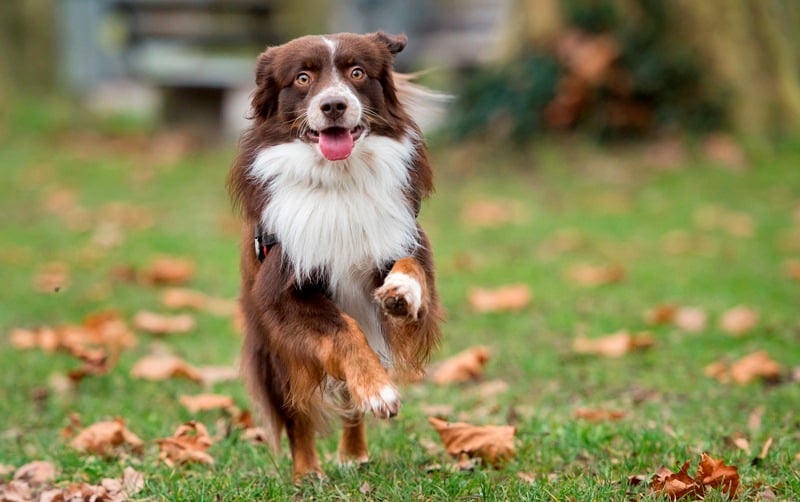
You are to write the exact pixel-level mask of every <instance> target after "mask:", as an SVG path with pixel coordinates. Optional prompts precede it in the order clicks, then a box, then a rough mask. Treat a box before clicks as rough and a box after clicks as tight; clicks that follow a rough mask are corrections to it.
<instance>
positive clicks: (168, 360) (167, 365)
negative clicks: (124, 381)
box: [131, 355, 202, 382]
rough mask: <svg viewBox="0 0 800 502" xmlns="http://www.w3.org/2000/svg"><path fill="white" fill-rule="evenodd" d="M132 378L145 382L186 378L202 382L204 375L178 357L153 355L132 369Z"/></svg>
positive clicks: (146, 357)
mask: <svg viewBox="0 0 800 502" xmlns="http://www.w3.org/2000/svg"><path fill="white" fill-rule="evenodd" d="M131 377H133V378H141V379H143V380H167V379H169V378H177V377H185V378H188V379H189V380H194V381H196V382H201V381H202V375H201V374H200V372H198V371H197V369H195V368H194V367H192V366H191V365H190V364H188V363H187V362H186V361H184V360H183V359H181V358H180V357H177V356H170V355H152V356H145V357H143V358H142V359H140V360H139V361H137V362H136V364H134V366H133V368H131Z"/></svg>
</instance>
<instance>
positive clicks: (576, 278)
mask: <svg viewBox="0 0 800 502" xmlns="http://www.w3.org/2000/svg"><path fill="white" fill-rule="evenodd" d="M625 275H626V272H625V269H624V268H623V267H621V266H619V265H575V266H572V267H570V268H569V269H568V270H567V277H568V278H569V279H570V281H572V282H573V283H574V284H577V285H578V286H585V287H595V286H602V285H605V284H613V283H616V282H622V281H624V280H625Z"/></svg>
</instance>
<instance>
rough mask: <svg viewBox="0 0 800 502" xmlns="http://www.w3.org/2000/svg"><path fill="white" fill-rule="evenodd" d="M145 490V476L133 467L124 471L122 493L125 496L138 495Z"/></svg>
mask: <svg viewBox="0 0 800 502" xmlns="http://www.w3.org/2000/svg"><path fill="white" fill-rule="evenodd" d="M143 488H144V476H143V475H142V473H141V472H138V471H137V470H136V469H134V468H133V467H131V466H128V467H126V468H125V470H124V471H122V492H123V493H124V494H125V495H128V496H130V495H136V494H137V493H139V492H140V491H142V489H143Z"/></svg>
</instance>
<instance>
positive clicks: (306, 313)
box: [228, 32, 442, 482]
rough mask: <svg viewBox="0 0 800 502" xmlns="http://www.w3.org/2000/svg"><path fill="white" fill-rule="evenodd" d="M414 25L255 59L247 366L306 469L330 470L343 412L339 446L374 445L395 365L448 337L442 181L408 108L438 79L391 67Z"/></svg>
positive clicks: (272, 423) (248, 183) (391, 393)
mask: <svg viewBox="0 0 800 502" xmlns="http://www.w3.org/2000/svg"><path fill="white" fill-rule="evenodd" d="M406 43H407V38H406V36H405V35H388V34H386V33H383V32H376V33H370V34H365V35H360V34H350V33H340V34H335V35H324V36H306V37H302V38H298V39H295V40H292V41H290V42H288V43H286V44H284V45H280V46H275V47H270V48H268V49H267V50H266V51H265V52H263V53H262V54H261V55H260V56H259V57H258V60H257V63H256V71H255V74H256V90H255V91H254V93H253V95H252V103H251V106H252V110H251V112H252V124H251V127H250V129H248V130H247V131H246V132H245V133H244V134H243V136H242V139H241V141H240V147H239V154H238V156H237V158H236V160H235V162H234V164H233V166H232V168H231V171H230V175H229V179H228V187H229V191H230V193H231V196H232V199H233V201H234V204H235V205H236V206H237V207H238V208H239V209H240V212H241V213H242V215H243V219H244V230H243V235H242V245H241V275H242V285H241V296H240V302H241V307H242V311H243V312H244V325H245V328H244V331H245V334H244V342H243V347H242V356H241V367H242V374H243V379H244V381H245V383H246V386H247V388H248V391H249V393H250V395H251V398H252V399H253V401H254V402H255V403H257V405H258V408H259V409H260V411H261V412H262V413H261V415H262V419H263V421H264V425H265V429H266V430H267V431H268V435H269V438H268V441H269V443H270V444H271V445H272V446H273V447H275V448H278V445H279V443H280V439H281V437H282V433H283V430H284V429H285V430H286V433H287V436H288V439H289V446H290V449H291V455H292V463H293V470H294V480H295V481H296V482H297V481H299V480H301V479H303V478H304V477H306V476H307V475H316V476H319V477H324V473H323V471H322V468H321V465H320V461H319V458H318V455H317V452H316V447H315V437H316V435H317V434H318V433H320V432H321V431H323V430H324V429H325V425H326V422H327V420H326V418H327V417H328V416H330V415H332V414H333V412H335V413H336V414H338V415H339V416H340V417H341V421H342V437H341V440H340V443H339V448H338V456H339V460H340V461H342V462H347V463H350V462H352V463H362V462H366V461H368V459H369V453H368V449H367V441H366V433H365V428H364V415H365V413H367V412H371V413H372V414H374V415H375V416H376V417H379V418H390V417H393V416H395V415H396V414H397V413H398V411H399V408H400V395H399V392H398V389H397V387H396V386H395V384H394V383H393V380H392V378H391V377H390V374H389V369H393V371H398V372H403V371H406V372H412V373H413V372H420V371H421V370H422V369H423V367H424V365H425V363H426V362H427V361H428V359H429V356H430V354H431V351H432V349H433V348H434V347H435V346H436V345H437V343H438V341H439V338H440V327H439V325H440V321H441V319H442V308H441V306H440V303H439V297H438V295H437V292H436V286H435V276H434V264H433V258H432V254H431V247H430V243H429V240H428V237H427V236H426V234H425V232H424V231H423V230H422V228H421V227H420V225H419V224H418V222H417V215H418V213H419V210H420V205H421V202H422V200H423V199H425V198H426V197H427V196H428V195H429V194H430V193H431V191H432V189H433V174H432V170H431V166H430V159H429V155H428V152H427V149H426V145H425V143H424V140H423V137H422V133H421V131H420V128H419V126H418V125H417V123H416V122H415V120H414V118H413V117H412V115H413V114H414V113H415V110H416V111H425V110H426V109H427V108H428V106H427V105H426V104H425V101H426V99H427V98H432V99H431V100H429V101H430V102H431V103H432V102H433V101H436V95H435V93H432V92H428V91H427V90H426V89H425V88H423V87H421V86H418V85H416V84H413V83H411V81H410V78H409V76H408V75H404V74H398V73H395V72H394V70H393V61H394V57H395V55H396V54H397V53H399V52H400V51H402V50H403V48H404V47H405V46H406Z"/></svg>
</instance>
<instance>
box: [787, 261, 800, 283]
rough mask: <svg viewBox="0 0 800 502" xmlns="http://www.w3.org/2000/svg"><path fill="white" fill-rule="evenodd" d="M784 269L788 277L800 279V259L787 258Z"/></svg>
mask: <svg viewBox="0 0 800 502" xmlns="http://www.w3.org/2000/svg"><path fill="white" fill-rule="evenodd" d="M783 271H784V273H785V274H786V277H788V278H790V279H794V280H795V281H800V260H786V261H785V262H784V263H783Z"/></svg>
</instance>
